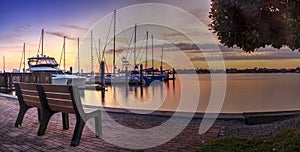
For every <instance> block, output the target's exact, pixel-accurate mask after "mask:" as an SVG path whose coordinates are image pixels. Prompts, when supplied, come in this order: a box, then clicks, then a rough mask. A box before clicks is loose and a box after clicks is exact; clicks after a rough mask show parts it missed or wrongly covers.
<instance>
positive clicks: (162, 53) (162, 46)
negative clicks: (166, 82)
mask: <svg viewBox="0 0 300 152" xmlns="http://www.w3.org/2000/svg"><path fill="white" fill-rule="evenodd" d="M163 57H164V45H163V44H162V45H161V58H160V71H162V60H163Z"/></svg>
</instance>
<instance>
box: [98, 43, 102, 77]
mask: <svg viewBox="0 0 300 152" xmlns="http://www.w3.org/2000/svg"><path fill="white" fill-rule="evenodd" d="M100 46H101V41H100V38H99V39H98V47H99V54H98V55H99V56H98V62H99V64H101V61H100V59H101V49H100ZM99 72H101V67H100V66H99Z"/></svg>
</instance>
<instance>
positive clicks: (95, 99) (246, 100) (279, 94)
mask: <svg viewBox="0 0 300 152" xmlns="http://www.w3.org/2000/svg"><path fill="white" fill-rule="evenodd" d="M183 82H184V83H185V85H183V84H181V83H183ZM211 82H212V81H211V78H210V75H209V74H199V75H198V79H192V76H191V75H188V74H186V75H185V80H184V81H180V79H178V78H177V79H176V80H175V81H174V82H173V81H169V82H168V83H161V82H156V83H154V84H152V85H150V86H149V87H140V86H136V87H132V86H131V87H125V86H121V85H120V86H109V87H107V91H105V94H103V93H102V92H101V91H91V90H89V91H87V90H86V91H85V92H84V97H83V103H84V104H87V105H93V106H105V107H113V108H126V109H147V110H152V111H155V110H164V111H175V110H177V111H193V107H190V109H189V108H188V109H184V110H182V109H180V110H178V109H177V108H178V105H179V103H180V102H182V103H183V104H187V105H189V104H190V105H192V104H191V103H189V102H191V101H193V99H194V98H195V97H196V96H195V92H193V91H194V90H191V89H190V90H189V88H187V87H183V86H191V87H190V88H193V86H195V85H199V86H200V91H199V92H198V95H200V99H199V102H198V106H197V108H196V109H197V112H205V110H206V108H207V105H208V102H209V99H210V95H211ZM226 84H227V87H226V95H225V100H224V103H223V107H222V110H221V112H222V113H241V112H261V111H288V110H299V109H300V74H297V73H289V74H227V82H226ZM182 93H184V94H182ZM103 95H104V97H103ZM181 97H184V98H183V99H182V100H180V98H181Z"/></svg>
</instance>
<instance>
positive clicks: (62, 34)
mask: <svg viewBox="0 0 300 152" xmlns="http://www.w3.org/2000/svg"><path fill="white" fill-rule="evenodd" d="M45 33H47V34H50V35H54V36H58V37H62V38H63V37H66V39H69V40H77V38H74V37H71V36H68V35H66V34H65V33H62V32H51V31H45Z"/></svg>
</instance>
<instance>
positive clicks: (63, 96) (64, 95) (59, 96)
mask: <svg viewBox="0 0 300 152" xmlns="http://www.w3.org/2000/svg"><path fill="white" fill-rule="evenodd" d="M45 94H46V97H47V98H53V99H65V100H72V97H71V95H70V93H54V92H45Z"/></svg>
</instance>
